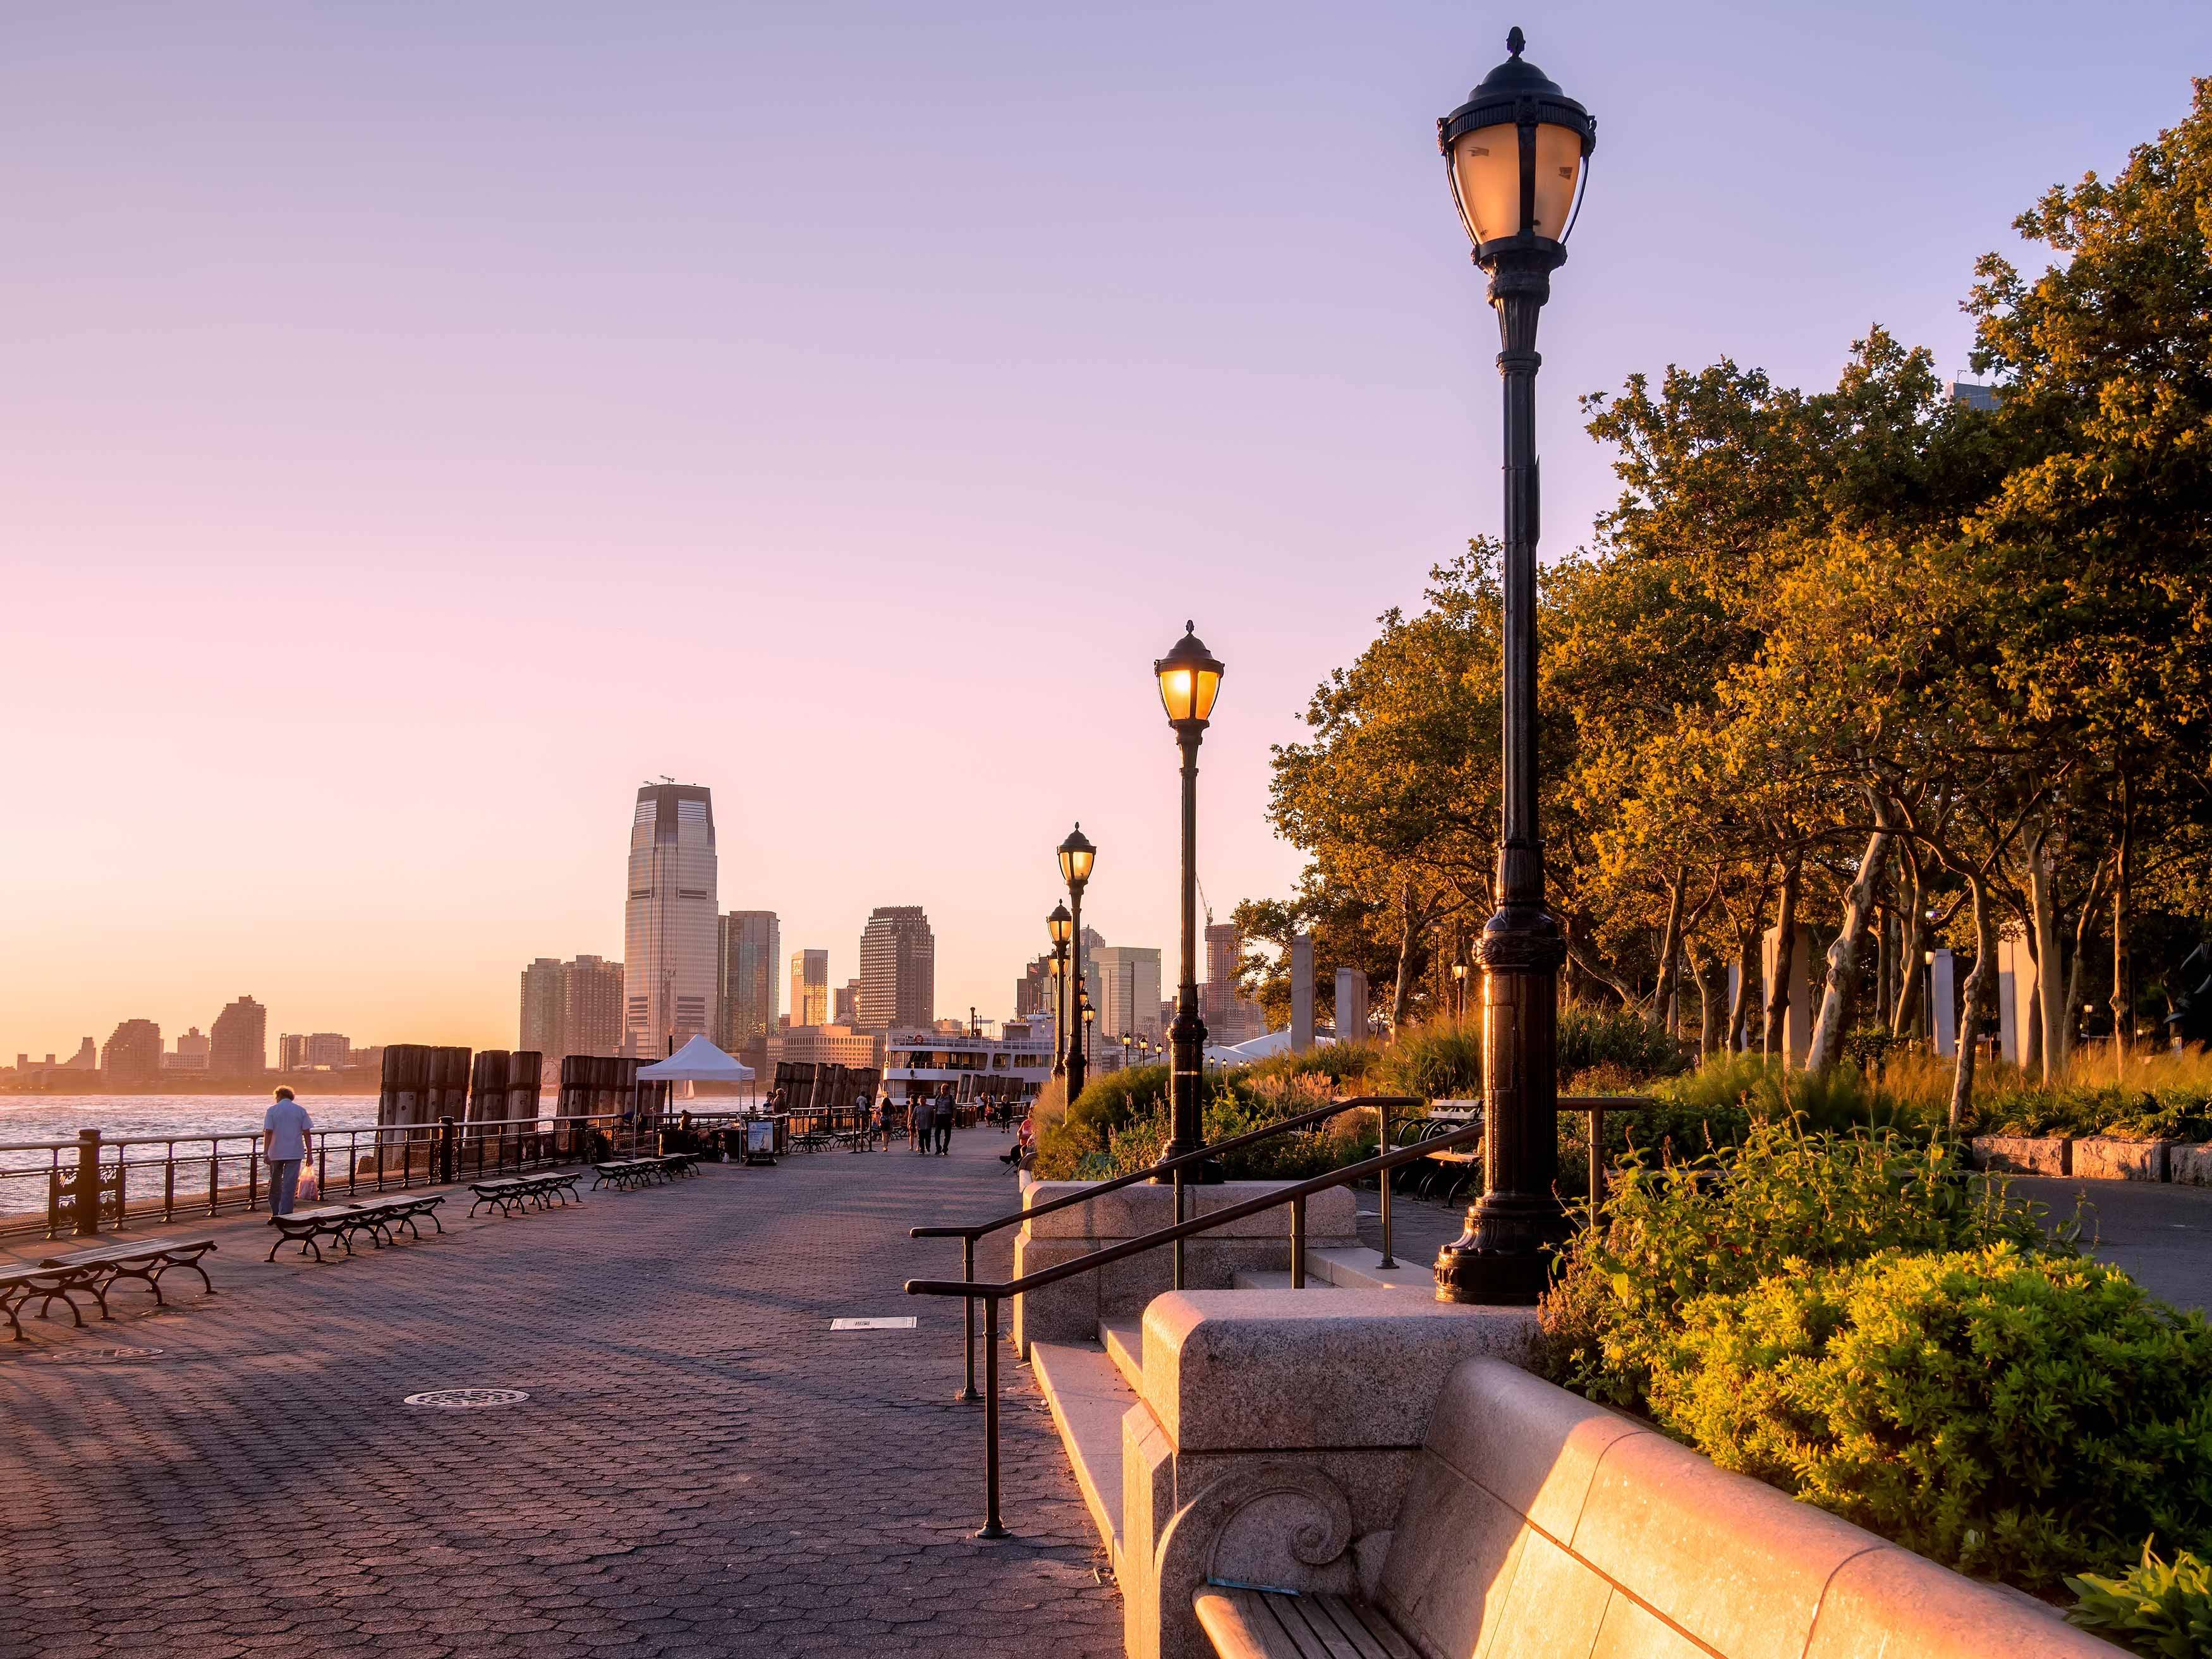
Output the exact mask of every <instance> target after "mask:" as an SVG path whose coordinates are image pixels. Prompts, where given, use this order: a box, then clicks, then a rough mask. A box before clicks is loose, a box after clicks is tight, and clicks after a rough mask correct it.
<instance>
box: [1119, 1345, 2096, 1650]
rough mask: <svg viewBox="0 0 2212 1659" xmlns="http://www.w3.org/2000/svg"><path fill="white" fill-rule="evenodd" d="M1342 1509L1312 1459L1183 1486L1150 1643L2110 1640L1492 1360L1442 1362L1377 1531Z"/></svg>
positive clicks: (1324, 1471) (1591, 1646)
mask: <svg viewBox="0 0 2212 1659" xmlns="http://www.w3.org/2000/svg"><path fill="white" fill-rule="evenodd" d="M1217 1489H1218V1490H1217ZM1180 1496H1181V1495H1180V1494H1178V1497H1179V1498H1180ZM1354 1508H1355V1504H1354V1501H1353V1500H1352V1498H1351V1497H1349V1496H1347V1494H1346V1492H1344V1491H1342V1490H1340V1489H1339V1488H1338V1486H1337V1484H1336V1481H1335V1480H1333V1479H1332V1476H1331V1472H1330V1471H1329V1470H1328V1468H1326V1467H1315V1466H1313V1465H1311V1464H1304V1465H1301V1464H1297V1463H1289V1462H1280V1463H1273V1464H1269V1463H1259V1464H1255V1465H1251V1466H1248V1467H1246V1468H1243V1469H1240V1470H1237V1471H1235V1472H1232V1473H1231V1474H1227V1475H1226V1476H1225V1478H1224V1479H1223V1480H1220V1481H1217V1482H1215V1483H1213V1485H1212V1486H1210V1487H1209V1488H1208V1490H1207V1491H1206V1492H1200V1493H1196V1494H1194V1495H1193V1497H1192V1498H1191V1500H1190V1501H1189V1502H1188V1504H1186V1505H1185V1507H1184V1510H1183V1512H1182V1514H1181V1515H1179V1516H1177V1518H1176V1522H1175V1524H1174V1527H1173V1528H1172V1529H1171V1530H1170V1534H1169V1535H1168V1537H1167V1538H1166V1539H1165V1540H1164V1541H1163V1545H1162V1553H1163V1557H1164V1559H1172V1558H1173V1557H1174V1556H1175V1555H1176V1554H1177V1553H1182V1555H1183V1557H1184V1561H1183V1567H1184V1570H1185V1571H1188V1569H1189V1568H1191V1567H1193V1566H1202V1567H1203V1569H1204V1575H1205V1576H1204V1580H1203V1582H1201V1583H1199V1584H1198V1586H1197V1587H1196V1589H1194V1591H1193V1592H1191V1594H1190V1596H1189V1601H1188V1620H1183V1619H1179V1618H1176V1616H1175V1614H1174V1610H1172V1609H1170V1607H1162V1608H1161V1613H1162V1624H1161V1628H1160V1636H1159V1645H1158V1653H1159V1654H1160V1655H1162V1656H1168V1655H1184V1654H1188V1653H1193V1652H1204V1651H1206V1650H1210V1651H1212V1653H1214V1654H1216V1655H1218V1656H1221V1659H1308V1656H1315V1659H1413V1656H1415V1655H1420V1656H1425V1659H1446V1656H1449V1659H1516V1656H1522V1655H1532V1656H1533V1655H1547V1656H1549V1655H1554V1654H1574V1655H1577V1656H1581V1655H1589V1654H1603V1655H1618V1656H1623V1659H1626V1656H1652V1659H1677V1656H1679V1659H1697V1656H1717V1659H1880V1656H1903V1655H1911V1656H1914V1659H1999V1656H2003V1659H2113V1655H2114V1653H2115V1652H2116V1650H2114V1649H2112V1648H2111V1647H2108V1646H2107V1645H2106V1644H2104V1643H2102V1642H2100V1641H2097V1640H2095V1639H2093V1638H2091V1637H2088V1636H2087V1635H2085V1634H2083V1633H2082V1632H2078V1631H2075V1630H2074V1629H2073V1628H2071V1627H2070V1626H2068V1625H2066V1624H2065V1623H2063V1621H2062V1620H2060V1619H2059V1618H2058V1617H2057V1615H2056V1614H2055V1613H2051V1611H2049V1610H2048V1609H2045V1608H2044V1607H2041V1606H2040V1605H2039V1604H2038V1603H2036V1602H2034V1601H2031V1600H2029V1599H2028V1598H2027V1597H2025V1596H2021V1595H2017V1594H2015V1593H2014V1592H2011V1591H2008V1590H2003V1589H1995V1588H1992V1587H1990V1586H1989V1585H1986V1584H1980V1583H1973V1582H1972V1581H1970V1580H1968V1579H1966V1578H1963V1577H1960V1576H1959V1575H1957V1574H1956V1573H1953V1572H1950V1571H1947V1570H1946V1569H1944V1568H1942V1567H1939V1566H1937V1565H1935V1564H1934V1563H1932V1562H1929V1561H1928V1560H1925V1559H1923V1558H1922V1557H1920V1556H1917V1555H1915V1554H1913V1553H1911V1552H1910V1551H1908V1550H1905V1549H1902V1548H1899V1547H1898V1546H1896V1545H1894V1544H1891V1543H1889V1542H1887V1541H1885V1540H1882V1539H1881V1538H1878V1537H1876V1536H1875V1535H1874V1534H1871V1533H1869V1532H1865V1531H1863V1530H1862V1529H1860V1528H1857V1527H1854V1526H1852V1525H1850V1523H1848V1522H1844V1521H1842V1520H1839V1519H1838V1518H1837V1517H1836V1516H1832V1515H1829V1514H1827V1513H1826V1511H1824V1510H1818V1509H1814V1507H1812V1506H1811V1505H1810V1504H1801V1503H1798V1502H1796V1500H1795V1499H1792V1498H1789V1497H1786V1496H1785V1495H1784V1494H1783V1493H1781V1492H1777V1491H1775V1490H1774V1489H1773V1488H1771V1487H1770V1486H1765V1485H1763V1484H1761V1483H1760V1482H1759V1481H1756V1480H1750V1479H1748V1478H1747V1477H1745V1476H1741V1475H1736V1474H1729V1473H1727V1472H1725V1471H1724V1470H1722V1469H1719V1468H1716V1467H1715V1466H1714V1465H1713V1464H1712V1463H1711V1462H1708V1461H1707V1460H1706V1459H1705V1458H1704V1457H1702V1456H1700V1455H1698V1454H1697V1453H1696V1452H1693V1451H1692V1450H1690V1449H1687V1448H1686V1447H1683V1446H1680V1445H1678V1444H1676V1443H1674V1441H1672V1440H1669V1439H1668V1438H1667V1437H1665V1436H1663V1435H1662V1434H1659V1433H1658V1432H1656V1431H1654V1430H1653V1429H1651V1428H1650V1427H1649V1426H1648V1425H1644V1424H1642V1423H1639V1422H1637V1421H1634V1420H1632V1419H1629V1418H1626V1417H1623V1416H1621V1415H1620V1414H1618V1413H1613V1412H1610V1411H1607V1410H1606V1409H1604V1408H1603V1407H1598V1406H1593V1405H1591V1404H1590V1403H1589V1402H1588V1401H1584V1400H1582V1399H1579V1398H1577V1396H1575V1395H1571V1394H1568V1393H1566V1392H1565V1390H1563V1389H1557V1388H1554V1387H1553V1386H1552V1385H1551V1384H1549V1383H1545V1382H1542V1381H1541V1380H1540V1379H1538V1378H1536V1377H1534V1376H1530V1375H1528V1373H1527V1372H1525V1371H1523V1370H1520V1369H1518V1368H1517V1367H1516V1366H1513V1365H1510V1364H1504V1363H1502V1362H1500V1361H1498V1360H1496V1359H1487V1358H1476V1359H1469V1360H1465V1361H1462V1362H1461V1363H1460V1364H1457V1365H1456V1366H1455V1368H1454V1369H1453V1370H1452V1371H1451V1373H1450V1375H1449V1379H1448V1380H1447V1381H1446V1383H1445V1384H1444V1387H1443V1392H1442V1394H1441V1395H1440V1396H1439V1397H1438V1398H1437V1401H1436V1406H1435V1409H1434V1412H1433V1414H1432V1416H1431V1420H1430V1424H1429V1428H1428V1433H1427V1437H1426V1438H1425V1441H1424V1443H1422V1445H1421V1447H1420V1449H1419V1452H1418V1453H1417V1454H1416V1455H1415V1456H1414V1457H1413V1462H1412V1468H1411V1472H1410V1478H1409V1479H1408V1480H1407V1483H1406V1485H1405V1487H1404V1492H1403V1496H1402V1497H1401V1498H1400V1500H1399V1502H1398V1504H1397V1510H1396V1514H1395V1519H1394V1521H1393V1522H1392V1524H1391V1526H1390V1527H1389V1528H1387V1529H1382V1530H1378V1531H1376V1532H1373V1533H1370V1534H1368V1535H1367V1536H1365V1537H1364V1538H1359V1537H1356V1536H1355V1531H1356V1528H1355V1520H1354V1514H1353V1510H1354ZM1186 1532H1188V1537H1182V1536H1181V1535H1182V1534H1185V1533H1186ZM1169 1576H1170V1577H1173V1576H1175V1575H1174V1573H1173V1572H1172V1571H1170V1575H1169ZM1193 1626H1195V1628H1193ZM1194 1638H1195V1639H1194Z"/></svg>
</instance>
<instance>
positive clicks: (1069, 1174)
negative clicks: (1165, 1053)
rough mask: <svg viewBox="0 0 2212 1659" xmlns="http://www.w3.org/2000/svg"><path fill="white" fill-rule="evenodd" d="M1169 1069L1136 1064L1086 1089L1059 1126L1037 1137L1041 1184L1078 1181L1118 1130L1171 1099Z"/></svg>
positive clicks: (1047, 1128)
mask: <svg viewBox="0 0 2212 1659" xmlns="http://www.w3.org/2000/svg"><path fill="white" fill-rule="evenodd" d="M1167 1092H1168V1068H1167V1067H1166V1066H1127V1067H1126V1068H1124V1069H1123V1070H1121V1071H1118V1072H1109V1073H1106V1074H1105V1075H1104V1076H1103V1077H1100V1078H1098V1079H1097V1080H1096V1081H1093V1082H1091V1083H1087V1084H1085V1085H1084V1090H1083V1092H1082V1094H1080V1095H1079V1096H1078V1097H1076V1099H1075V1102H1074V1103H1073V1104H1072V1105H1071V1106H1069V1107H1068V1109H1067V1110H1066V1113H1065V1114H1063V1115H1061V1116H1060V1119H1059V1121H1057V1122H1054V1121H1050V1120H1049V1119H1048V1120H1047V1121H1046V1123H1045V1127H1044V1130H1043V1133H1042V1134H1040V1135H1039V1136H1038V1137H1037V1149H1036V1162H1035V1164H1034V1170H1035V1172H1036V1176H1037V1178H1038V1179H1039V1180H1041V1181H1066V1180H1070V1179H1072V1178H1073V1177H1074V1176H1075V1173H1076V1171H1077V1170H1078V1169H1079V1168H1080V1167H1081V1166H1082V1164H1083V1163H1084V1161H1085V1159H1086V1158H1094V1157H1096V1156H1097V1155H1098V1154H1099V1153H1101V1152H1103V1151H1104V1150H1105V1148H1106V1145H1107V1143H1108V1141H1109V1139H1111V1138H1112V1136H1113V1134H1114V1132H1115V1130H1117V1129H1119V1128H1121V1127H1122V1126H1123V1125H1125V1124H1127V1123H1128V1122H1129V1121H1131V1120H1132V1119H1133V1118H1136V1117H1139V1116H1141V1115H1145V1114H1146V1113H1148V1112H1151V1111H1152V1110H1154V1109H1157V1108H1158V1105H1159V1104H1160V1103H1161V1102H1163V1101H1164V1100H1165V1099H1166V1098H1167Z"/></svg>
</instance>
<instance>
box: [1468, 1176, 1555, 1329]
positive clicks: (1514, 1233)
mask: <svg viewBox="0 0 2212 1659" xmlns="http://www.w3.org/2000/svg"><path fill="white" fill-rule="evenodd" d="M1570 1231H1571V1226H1570V1224H1569V1222H1568V1220H1567V1216H1566V1212H1565V1210H1563V1209H1562V1208H1561V1207H1560V1206H1559V1203H1558V1201H1557V1200H1553V1199H1547V1198H1534V1197H1530V1196H1528V1194H1520V1193H1510V1194H1492V1195H1489V1196H1486V1197H1485V1198H1483V1199H1482V1200H1480V1201H1479V1202H1478V1203H1477V1204H1476V1205H1475V1206H1474V1207H1473V1208H1472V1209H1470V1210H1469V1211H1468V1212H1467V1231H1464V1232H1462V1234H1461V1235H1460V1236H1459V1237H1457V1238H1455V1239H1454V1240H1453V1241H1452V1242H1451V1243H1449V1244H1447V1245H1445V1246H1444V1247H1443V1249H1440V1250H1438V1251H1437V1264H1436V1274H1437V1301H1439V1302H1458V1303H1466V1304H1474V1305H1476V1306H1480V1307H1506V1308H1526V1307H1533V1306H1534V1304H1536V1303H1537V1302H1538V1301H1539V1300H1541V1298H1542V1297H1543V1294H1544V1292H1545V1291H1546V1290H1547V1289H1548V1288H1549V1287H1550V1285H1551V1282H1552V1262H1553V1257H1554V1256H1555V1255H1557V1254H1558V1252H1559V1249H1560V1248H1561V1247H1562V1246H1564V1245H1565V1243H1566V1242H1567V1237H1568V1235H1569V1233H1570Z"/></svg>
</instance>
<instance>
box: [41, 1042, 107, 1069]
mask: <svg viewBox="0 0 2212 1659" xmlns="http://www.w3.org/2000/svg"><path fill="white" fill-rule="evenodd" d="M53 1063H54V1057H53V1056H52V1054H48V1055H47V1056H46V1064H47V1065H49V1066H51V1065H52V1064H53ZM61 1068H62V1070H64V1072H96V1071H98V1070H99V1069H100V1055H99V1054H98V1053H97V1052H96V1051H95V1050H94V1048H93V1046H92V1039H91V1038H90V1037H86V1038H84V1039H83V1040H82V1041H81V1042H78V1044H77V1045H76V1053H75V1054H71V1055H70V1057H69V1058H68V1059H67V1060H64V1061H63V1062H62V1067H61Z"/></svg>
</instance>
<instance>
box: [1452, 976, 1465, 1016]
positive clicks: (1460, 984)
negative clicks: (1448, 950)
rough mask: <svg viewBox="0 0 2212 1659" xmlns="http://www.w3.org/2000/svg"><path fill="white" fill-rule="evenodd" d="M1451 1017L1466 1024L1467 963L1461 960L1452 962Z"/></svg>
mask: <svg viewBox="0 0 2212 1659" xmlns="http://www.w3.org/2000/svg"><path fill="white" fill-rule="evenodd" d="M1452 997H1453V1006H1454V1012H1453V1014H1452V1018H1453V1019H1454V1020H1455V1021H1456V1022H1457V1023H1458V1024H1462V1025H1464V1024H1467V964H1466V963H1463V962H1455V963H1452Z"/></svg>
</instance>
